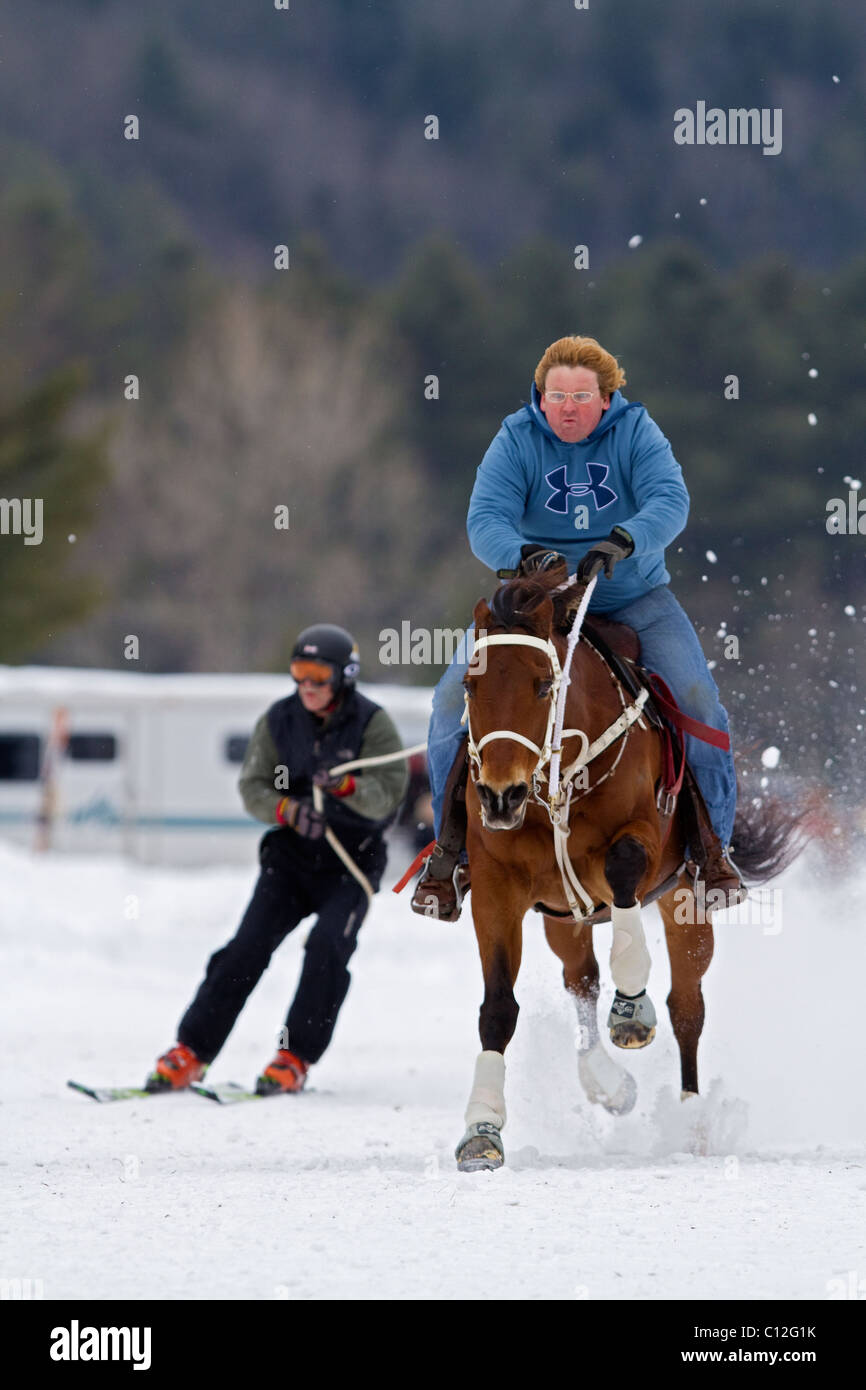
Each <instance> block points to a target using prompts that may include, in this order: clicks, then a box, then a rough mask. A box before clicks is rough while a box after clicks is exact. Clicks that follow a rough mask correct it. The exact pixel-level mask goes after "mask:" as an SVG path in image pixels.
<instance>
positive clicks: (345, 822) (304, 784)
mask: <svg viewBox="0 0 866 1390" xmlns="http://www.w3.org/2000/svg"><path fill="white" fill-rule="evenodd" d="M289 669H290V672H291V675H292V678H293V680H295V681H296V682H297V690H296V691H295V693H294V694H292V695H289V696H287V697H286V698H285V699H283V700H278V701H277V702H276V704H274V705H272V706H271V708H270V709H269V710H268V711H267V712H266V713H265V714H263V715H262V717H261V718H260V719H259V721H258V723H257V724H256V726H255V729H254V730H253V734H252V738H251V739H250V743H249V747H248V748H247V752H246V756H245V758H244V763H243V767H242V769H241V775H240V781H239V787H240V792H241V796H242V797H243V801H244V805H245V806H246V808H247V810H248V811H249V813H250V815H252V816H255V817H256V819H257V820H261V821H265V822H266V823H268V824H269V825H270V827H271V828H270V829H269V830H268V831H267V833H266V834H265V835H264V836H263V838H262V840H261V843H260V846H259V861H260V864H261V873H260V875H259V879H258V882H257V884H256V887H255V891H254V893H253V896H252V899H251V901H250V903H249V906H248V907H247V910H246V913H245V914H244V918H243V921H242V922H241V925H240V927H239V929H238V932H237V934H236V936H235V937H234V938H233V939H232V940H231V941H230V942H229V943H228V945H226V946H224V947H223V948H222V950H219V951H217V952H216V953H215V955H213V956H211V958H210V961H209V963H208V966H207V972H206V974H205V978H204V980H203V981H202V983H201V985H200V986H199V989H198V993H197V994H196V996H195V998H194V999H193V1001H192V1003H191V1004H190V1006H189V1008H188V1009H187V1011H186V1013H185V1014H184V1016H183V1018H182V1019H181V1022H180V1027H179V1028H178V1035H177V1036H178V1041H177V1043H176V1044H175V1046H174V1047H172V1048H169V1050H168V1052H166V1053H164V1054H163V1056H161V1057H160V1058H159V1059H158V1061H157V1063H156V1068H155V1070H154V1072H153V1073H152V1074H151V1075H150V1076H149V1077H148V1079H147V1081H146V1083H145V1086H146V1089H147V1090H161V1089H166V1088H173V1089H179V1088H182V1087H185V1086H189V1085H191V1084H192V1083H193V1082H194V1081H198V1080H200V1079H201V1077H202V1076H203V1075H204V1072H205V1070H206V1068H207V1067H208V1065H209V1064H210V1063H211V1062H212V1061H213V1059H214V1058H215V1057H216V1055H217V1053H218V1052H219V1051H220V1049H221V1047H222V1046H223V1043H224V1042H225V1041H226V1038H227V1037H228V1035H229V1033H230V1032H231V1030H232V1028H233V1026H234V1024H235V1021H236V1019H237V1017H238V1015H239V1014H240V1011H241V1009H242V1008H243V1006H244V1004H245V1003H246V1000H247V998H248V996H249V995H250V993H251V992H252V990H253V989H254V987H255V985H256V984H257V982H258V980H259V979H260V977H261V975H262V973H263V971H264V970H265V968H266V967H267V965H268V963H269V961H270V958H271V955H272V953H273V952H274V951H275V950H276V949H277V947H278V946H279V945H280V943H281V941H283V939H284V938H285V936H286V935H287V934H288V933H289V932H290V931H292V930H293V929H294V928H295V927H296V926H297V925H298V923H299V922H300V921H301V920H302V918H304V917H307V916H309V915H310V914H311V913H313V912H315V913H317V914H318V917H317V920H316V923H315V925H314V926H313V928H312V930H311V931H310V934H309V936H308V937H307V941H306V946H305V949H304V963H303V968H302V971H301V978H300V982H299V984H298V988H297V991H296V993H295V997H294V1000H293V1002H292V1005H291V1007H290V1009H289V1012H288V1015H287V1018H286V1024H285V1027H284V1029H283V1030H282V1033H281V1035H280V1040H279V1041H280V1046H279V1048H278V1050H277V1054H276V1056H275V1057H274V1059H273V1061H272V1062H271V1063H270V1064H269V1065H268V1066H267V1067H265V1069H264V1071H263V1073H262V1075H261V1076H260V1077H259V1078H258V1080H257V1082H256V1090H257V1091H258V1092H259V1093H260V1094H268V1093H269V1092H272V1091H286V1092H291V1091H300V1090H302V1089H303V1087H304V1084H305V1081H306V1078H307V1073H308V1070H309V1068H310V1067H311V1066H312V1065H313V1063H314V1062H317V1061H318V1060H319V1058H320V1057H321V1056H322V1054H323V1052H324V1051H325V1049H326V1048H327V1046H328V1044H329V1043H330V1041H331V1036H332V1034H333V1031H334V1026H335V1024H336V1022H337V1015H338V1013H339V1011H340V1007H341V1005H342V1003H343V1000H344V999H345V997H346V994H347V992H348V989H349V983H350V976H349V971H348V969H347V964H348V961H349V958H350V956H351V955H352V953H353V951H354V950H355V947H356V945H357V942H358V932H359V930H360V927H361V923H362V922H363V920H364V917H365V915H366V912H367V907H368V897H367V893H366V891H365V889H364V888H363V886H362V885H361V884H360V883H359V882H358V880H357V879H356V878H355V877H354V876H353V875H352V873H351V872H350V871H349V869H348V868H346V867H345V866H344V865H343V863H342V862H341V860H340V859H339V858H338V856H337V854H336V853H335V851H334V850H333V849H332V847H331V845H330V844H329V843H328V841H327V839H326V838H325V831H326V828H329V829H330V830H331V831H333V833H334V834H335V835H336V837H337V838H338V840H339V841H340V843H341V844H342V845H343V847H344V848H345V849H346V851H347V852H348V854H349V855H350V856H351V858H352V859H353V860H354V861H355V864H356V865H357V866H358V868H359V869H360V870H361V871H362V873H363V874H364V875H366V877H367V879H368V880H369V882H370V884H371V886H372V888H373V889H374V890H375V889H377V888H378V886H379V882H380V880H381V877H382V872H383V870H384V868H385V862H386V847H385V840H384V837H383V831H384V829H385V827H386V826H387V825H388V824H389V823H390V821H391V820H392V819H393V817H394V814H395V813H396V811H397V808H398V806H399V804H400V802H401V800H402V798H403V795H404V793H405V790H406V782H407V774H406V765H405V763H404V762H403V761H401V760H396V761H394V762H390V763H385V764H384V765H382V766H378V767H371V768H364V769H361V770H359V771H358V772H357V773H354V774H353V773H346V774H345V775H343V776H340V775H337V776H332V775H330V772H329V769H330V768H333V767H336V766H338V765H340V764H341V763H345V762H352V761H354V760H355V759H358V758H372V757H377V756H381V755H383V754H386V753H394V752H396V751H398V750H399V749H400V748H401V747H402V742H401V739H400V736H399V734H398V733H397V730H396V729H395V727H394V724H393V722H392V720H391V718H390V716H389V715H388V714H387V713H386V711H385V710H384V709H382V708H381V706H379V705H377V704H375V703H374V701H372V700H369V699H367V698H366V696H364V695H361V694H360V693H359V692H358V691H357V690H356V689H355V680H356V677H357V675H358V671H359V661H358V650H357V647H356V645H355V642H354V639H353V638H352V637H351V636H350V634H349V633H348V632H346V631H345V630H344V629H343V628H341V627H336V626H334V625H332V624H329V623H322V624H318V625H316V626H314V627H310V628H307V629H305V631H304V632H302V633H301V635H300V636H299V638H298V640H297V642H296V643H295V647H294V650H293V653H292V659H291V665H290V667H289ZM287 786H288V788H289V790H288V791H286V787H287ZM314 786H317V787H321V788H322V790H323V793H324V796H325V809H324V811H318V810H317V809H316V808H315V806H314V804H313V795H312V794H313V787H314Z"/></svg>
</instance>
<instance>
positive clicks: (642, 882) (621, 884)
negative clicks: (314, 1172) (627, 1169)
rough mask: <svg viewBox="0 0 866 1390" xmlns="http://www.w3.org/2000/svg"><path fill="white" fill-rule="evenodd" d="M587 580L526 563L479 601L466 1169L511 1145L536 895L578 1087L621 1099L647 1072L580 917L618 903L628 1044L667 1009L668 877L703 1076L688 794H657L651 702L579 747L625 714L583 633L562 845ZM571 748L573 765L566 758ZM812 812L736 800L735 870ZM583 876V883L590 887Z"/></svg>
mask: <svg viewBox="0 0 866 1390" xmlns="http://www.w3.org/2000/svg"><path fill="white" fill-rule="evenodd" d="M584 590H585V586H578V585H577V584H576V583H569V584H567V585H565V586H563V585H562V584H559V585H557V586H556V587H554V582H553V581H552V580H551V581H550V582H548V580H547V576H543V575H538V576H533V577H532V578H517V579H513V580H511V581H509V582H507V583H504V584H502V585H501V586H500V588H499V589H498V590H497V592H496V594H495V595H494V597H493V599H492V601H491V602H490V603H489V604H488V602H487V601H486V600H484V599H481V600H480V601H479V602H478V604H477V605H476V607H475V611H474V615H473V618H474V624H475V633H476V642H475V649H474V653H473V658H472V661H471V663H470V666H469V668H468V670H467V673H466V676H465V678H464V686H465V691H466V715H465V716H464V718H465V719H466V722H467V723H468V735H469V738H468V747H469V758H470V769H469V774H470V775H469V779H468V783H467V789H466V811H467V838H466V847H467V851H468V855H469V866H470V878H471V887H472V895H471V901H472V916H473V920H474V925H475V934H476V938H477V941H478V949H479V952H480V956H481V966H482V971H483V976H484V999H483V1002H482V1004H481V1010H480V1015H479V1037H480V1041H481V1047H482V1051H481V1053H480V1055H479V1057H478V1059H477V1062H476V1067H475V1076H474V1084H473V1087H472V1091H471V1093H470V1098H469V1103H468V1105H467V1108H466V1117H465V1118H466V1126H467V1128H466V1133H465V1134H464V1136H463V1138H462V1139H461V1141H460V1143H459V1144H458V1146H457V1150H456V1158H457V1163H458V1167H459V1168H460V1169H461V1170H462V1171H465V1172H472V1171H476V1170H478V1169H484V1168H488V1169H489V1168H498V1167H501V1165H502V1164H503V1162H504V1148H503V1144H502V1138H501V1133H500V1131H501V1129H502V1127H503V1125H504V1123H505V1117H506V1110H505V1097H504V1084H505V1061H504V1053H505V1049H506V1047H507V1046H508V1043H509V1042H510V1040H511V1038H512V1036H513V1034H514V1030H515V1027H516V1024H517V1015H518V1004H517V1001H516V999H515V997H514V984H515V981H516V979H517V973H518V970H519V968H520V958H521V950H522V932H523V919H524V915H525V914H526V913H527V912H528V911H529V910H530V909H531V908H533V907H537V908H538V909H539V910H540V911H541V912H542V915H543V920H544V931H545V935H546V938H547V941H548V944H549V945H550V947H551V949H552V951H553V952H554V953H555V955H557V956H558V957H559V959H560V960H561V962H562V967H563V980H564V984H565V988H566V990H567V991H568V992H569V993H570V994H571V995H573V997H574V999H575V1002H576V1006H577V1016H578V1025H579V1028H578V1037H579V1044H578V1075H579V1078H580V1081H581V1084H582V1087H583V1090H584V1092H585V1094H586V1095H587V1097H588V1099H589V1100H590V1101H592V1102H595V1103H600V1104H601V1105H603V1106H604V1107H605V1109H607V1110H608V1111H610V1112H611V1113H613V1114H625V1113H627V1112H628V1111H629V1110H630V1109H631V1108H632V1107H633V1105H634V1103H635V1099H636V1094H637V1088H636V1086H635V1083H634V1081H633V1079H632V1078H631V1076H630V1075H629V1073H628V1072H626V1071H625V1069H624V1068H622V1067H620V1066H619V1065H618V1064H617V1063H616V1062H614V1060H613V1058H612V1056H611V1055H610V1054H609V1053H607V1052H606V1051H605V1049H604V1048H603V1046H602V1042H601V1038H600V1036H599V1030H598V1019H597V1002H598V995H599V972H598V962H597V960H596V957H595V953H594V950H593V940H592V923H591V921H588V920H587V918H589V917H590V916H592V917H594V918H595V919H598V917H599V916H600V915H602V914H603V907H604V905H606V906H607V907H608V908H609V910H610V920H611V921H612V925H613V944H612V949H611V957H610V961H611V973H612V975H613V979H614V984H615V986H616V993H615V997H614V1002H613V1006H612V1008H611V1012H610V1015H609V1017H608V1029H609V1032H610V1036H611V1040H612V1041H613V1042H614V1044H615V1045H617V1046H619V1047H626V1048H628V1047H644V1046H646V1045H647V1044H648V1043H650V1042H651V1041H652V1038H653V1036H654V1034H655V1030H656V1018H655V1011H654V1009H653V1006H652V1002H651V1001H650V999H649V997H648V996H647V994H646V983H647V979H648V976H649V968H650V957H649V952H648V950H647V947H646V942H645V939H644V934H643V928H642V925H641V918H640V904H641V902H642V901H645V900H646V898H647V895H648V894H649V893H650V892H651V890H652V889H654V888H656V887H658V886H659V885H663V884H665V891H664V892H663V893H662V895H661V896H659V897H658V899H657V900H658V906H659V910H660V912H661V916H662V920H663V923H664V929H665V940H666V943H667V950H668V955H669V958H670V969H671V990H670V993H669V995H668V998H667V1006H668V1012H669V1015H670V1020H671V1025H672V1027H673V1032H674V1036H675V1038H676V1040H677V1045H678V1047H679V1053H680V1064H681V1087H682V1089H681V1096H682V1099H683V1100H685V1099H687V1098H688V1097H689V1096H693V1095H697V1093H698V1067H697V1051H698V1040H699V1038H700V1036H701V1031H702V1028H703V1023H704V1001H703V997H702V993H701V979H702V977H703V975H704V973H705V972H706V970H707V967H708V966H709V964H710V961H711V959H712V955H713V927H712V905H710V906H709V907H707V906H706V905H705V904H701V903H699V902H698V901H697V899H696V896H695V894H694V893H693V892H692V889H691V887H690V886H689V884H690V882H691V880H689V879H688V878H686V876H685V872H684V871H685V865H684V857H685V849H686V837H685V833H684V818H683V815H682V807H680V806H677V808H676V809H675V810H673V812H672V814H670V812H671V808H670V807H668V808H667V809H668V811H669V819H668V820H667V822H665V819H664V817H663V816H662V815H660V812H659V810H658V808H657V788H658V787H659V786H660V785H661V783H660V779H661V778H662V773H663V763H662V756H663V752H662V749H663V745H662V737H661V732H660V730H659V728H658V727H657V726H656V725H653V724H651V723H650V722H649V721H648V720H647V719H644V718H643V717H642V710H641V711H640V715H641V717H635V718H634V719H633V720H632V722H630V723H628V724H627V726H626V727H625V728H624V730H623V731H621V732H620V734H619V736H618V737H617V736H615V733H614V735H613V736H611V738H610V742H609V745H608V746H606V747H605V746H603V740H602V751H600V752H599V753H598V754H597V756H594V757H593V758H592V760H591V761H589V762H583V759H584V758H585V756H586V751H587V749H588V747H589V746H590V745H591V744H593V742H594V741H595V740H597V739H598V738H599V736H600V735H602V734H603V733H604V731H605V730H608V729H609V727H610V726H611V725H613V724H617V721H619V724H623V723H625V722H626V719H625V711H626V698H625V694H624V692H623V690H622V688H621V686H620V685H619V682H618V681H617V679H616V678H615V676H614V675H613V673H612V671H611V669H610V668H609V667H608V665H607V664H606V663H605V661H604V660H603V658H602V657H601V656H600V655H599V653H598V652H597V651H596V650H595V649H594V648H593V647H592V646H591V645H590V644H589V643H588V642H586V641H585V640H583V639H582V638H581V640H579V641H578V642H577V645H576V647H575V649H574V657H573V662H572V667H571V680H570V684H569V685H568V689H567V699H566V704H565V720H564V729H563V738H562V741H561V744H562V755H561V756H562V762H563V775H562V779H563V785H564V786H570V787H571V791H570V793H569V795H568V797H567V798H566V804H565V809H564V810H562V809H560V811H559V812H558V813H556V814H558V816H559V819H560V822H561V829H560V832H559V833H560V843H561V844H562V843H564V844H565V846H566V857H567V859H568V860H569V861H570V871H571V872H570V874H569V873H568V872H567V871H566V868H565V866H564V865H563V862H562V852H560V856H559V859H558V858H557V854H556V849H555V839H556V832H555V830H554V827H553V824H552V822H553V821H554V820H555V818H556V817H555V815H554V814H552V812H551V807H550V802H549V800H548V801H547V802H546V801H545V798H544V795H543V789H544V784H545V782H547V783H548V784H549V781H550V777H549V770H550V763H549V761H548V758H549V757H550V751H551V750H550V744H551V730H552V727H553V721H552V709H551V701H552V699H553V698H554V695H555V691H556V687H557V685H558V683H559V679H558V677H559V672H560V670H561V666H562V663H563V660H564V653H565V649H566V636H565V634H566V633H567V631H568V628H569V626H570V620H571V617H572V615H573V614H574V612H575V610H576V608H577V606H578V604H579V602H580V600H581V598H582V597H583V595H584ZM611 627H613V625H611ZM625 631H626V632H628V631H630V630H628V629H625ZM631 635H632V637H633V638H634V636H635V635H634V634H631ZM482 658H483V659H482ZM619 724H617V727H619ZM578 762H581V763H582V766H581V767H580V768H579V769H578V772H579V774H580V778H579V779H578V777H577V776H576V775H571V776H570V773H571V774H574V765H575V764H576V763H578ZM548 791H549V785H548ZM561 805H562V802H561V800H560V806H561ZM802 819H803V816H802V815H797V814H796V813H794V812H786V811H785V810H784V808H782V807H781V806H780V805H779V804H778V803H764V804H763V805H762V806H761V808H760V810H759V811H756V810H755V807H754V806H753V805H751V806H744V807H741V808H740V809H738V813H737V822H736V827H735V832H734V843H735V846H736V854H737V865H738V868H739V869H740V872H741V873H742V874H743V875H744V876H745V877H747V878H749V879H750V880H751V881H752V882H764V881H765V880H766V879H768V878H771V877H773V875H774V874H776V873H778V872H779V871H780V869H781V868H782V867H784V866H785V865H786V864H787V863H789V862H790V860H791V859H792V858H793V857H794V855H795V854H796V853H797V851H798V849H799V847H800V846H799V845H796V846H795V845H794V844H793V843H792V832H793V831H794V829H795V828H796V827H797V825H798V823H799V822H800V821H801V820H802ZM666 880H670V883H669V884H666ZM575 881H576V883H577V887H578V888H580V889H581V890H582V892H581V902H580V903H577V902H576V898H577V890H576V889H575V886H574V884H575ZM707 896H709V897H711V896H712V895H711V894H710V895H707ZM717 905H718V904H717Z"/></svg>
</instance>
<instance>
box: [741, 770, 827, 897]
mask: <svg viewBox="0 0 866 1390" xmlns="http://www.w3.org/2000/svg"><path fill="white" fill-rule="evenodd" d="M738 791H739V788H738ZM815 809H816V808H815V806H814V804H813V799H812V798H811V797H809V796H801V797H800V798H793V799H791V800H786V801H781V800H779V799H778V798H777V797H757V796H755V797H750V796H746V797H743V798H742V799H741V800H740V799H738V802H737V814H736V817H735V819H734V833H733V836H732V840H731V858H732V860H733V862H734V863H735V864H736V866H737V868H738V870H739V871H740V873H741V875H742V877H743V878H744V879H745V880H746V881H747V882H751V883H766V882H767V880H768V879H771V878H775V877H776V875H777V874H780V873H781V872H782V870H783V869H787V868H788V867H789V866H790V865H791V864H793V862H794V860H795V859H796V858H797V856H798V855H799V854H801V853H802V852H803V850H804V849H805V848H806V845H807V844H808V842H809V840H810V839H811V837H812V817H813V814H814V812H815Z"/></svg>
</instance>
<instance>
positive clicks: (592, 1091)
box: [577, 1042, 637, 1115]
mask: <svg viewBox="0 0 866 1390" xmlns="http://www.w3.org/2000/svg"><path fill="white" fill-rule="evenodd" d="M577 1074H578V1076H579V1077H580V1084H581V1086H582V1087H583V1093H584V1095H585V1096H586V1098H587V1100H588V1101H590V1102H591V1104H592V1105H602V1106H604V1108H605V1110H606V1111H607V1113H608V1114H609V1115H627V1114H628V1113H629V1111H630V1110H633V1109H634V1104H635V1101H636V1100H637V1083H636V1081H635V1079H634V1077H633V1076H630V1075H629V1073H628V1072H627V1071H624V1070H623V1069H622V1067H621V1066H619V1064H618V1063H617V1062H614V1061H613V1059H612V1058H610V1057H608V1055H607V1053H606V1052H605V1051H604V1050H603V1048H602V1046H601V1043H600V1042H597V1043H596V1044H595V1046H594V1047H592V1048H590V1049H589V1050H588V1051H586V1052H582V1053H581V1054H580V1055H579V1057H578V1059H577Z"/></svg>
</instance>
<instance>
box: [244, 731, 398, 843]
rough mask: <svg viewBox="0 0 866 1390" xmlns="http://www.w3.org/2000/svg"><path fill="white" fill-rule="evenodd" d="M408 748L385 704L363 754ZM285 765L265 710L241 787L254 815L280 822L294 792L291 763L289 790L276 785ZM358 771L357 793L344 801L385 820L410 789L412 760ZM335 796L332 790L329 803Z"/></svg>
mask: <svg viewBox="0 0 866 1390" xmlns="http://www.w3.org/2000/svg"><path fill="white" fill-rule="evenodd" d="M328 723H329V716H326V717H325V719H324V720H323V721H322V729H323V730H324V729H326V728H327V726H328ZM402 747H403V740H402V739H401V738H400V735H399V734H398V732H397V730H396V728H395V727H394V722H393V720H392V719H391V716H390V715H389V714H388V713H387V712H386V711H385V710H384V709H381V708H380V709H378V710H377V711H376V713H375V714H373V715H372V717H371V718H370V721H369V723H368V724H367V727H366V729H365V730H364V737H363V740H362V743H361V748H360V752H359V754H358V756H359V757H360V758H374V757H378V756H381V755H382V754H384V753H396V752H397V751H398V750H399V749H401V748H402ZM279 767H280V760H279V756H278V754H277V749H276V745H275V744H274V740H273V738H272V737H271V732H270V729H269V727H268V716H267V713H265V714H263V715H262V716H261V718H260V719H259V720H258V721H257V723H256V726H255V728H254V729H253V733H252V737H251V739H250V741H249V745H248V747H247V751H246V756H245V757H244V762H243V767H242V768H241V774H240V778H239V781H238V786H239V788H240V793H241V796H242V798H243V803H244V806H245V807H246V808H247V810H248V811H249V813H250V815H251V816H255V818H256V820H260V821H264V822H265V824H266V825H276V824H277V823H278V822H277V806H278V805H279V803H280V801H281V800H282V798H283V797H284V796H286V795H289V796H291V773H292V769H291V768H289V791H288V793H287V792H286V790H285V787H283V789H282V790H280V788H279V785H275V784H276V783H277V773H278V769H279ZM353 775H354V777H355V790H354V791H353V792H352V794H351V796H343V797H340V798H339V800H340V802H341V804H342V805H343V806H346V807H348V808H350V809H351V810H353V811H355V812H357V814H358V815H359V816H366V817H367V818H368V819H370V820H374V821H375V820H385V819H387V817H388V816H390V815H391V814H392V813H393V812H394V811H396V809H397V807H398V806H399V805H400V802H401V801H402V800H403V797H404V796H405V794H406V788H407V786H408V784H409V769H408V760H406V759H398V760H396V761H394V762H392V763H385V764H384V766H382V767H367V768H363V769H360V770H359V771H358V772H356V773H354V774H353ZM330 799H331V798H329V796H328V793H327V792H326V793H325V805H326V807H327V804H328V801H329V800H330ZM334 799H335V800H336V798H334Z"/></svg>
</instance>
